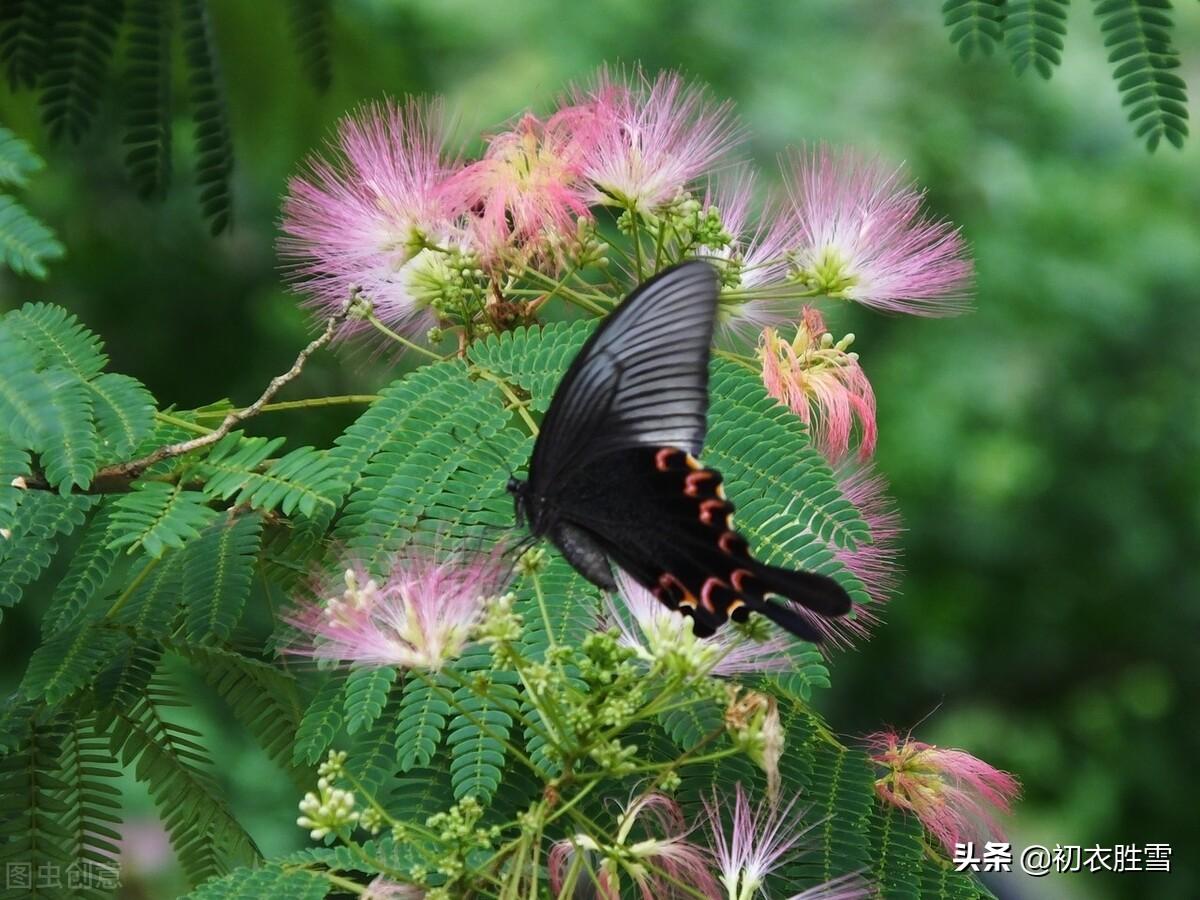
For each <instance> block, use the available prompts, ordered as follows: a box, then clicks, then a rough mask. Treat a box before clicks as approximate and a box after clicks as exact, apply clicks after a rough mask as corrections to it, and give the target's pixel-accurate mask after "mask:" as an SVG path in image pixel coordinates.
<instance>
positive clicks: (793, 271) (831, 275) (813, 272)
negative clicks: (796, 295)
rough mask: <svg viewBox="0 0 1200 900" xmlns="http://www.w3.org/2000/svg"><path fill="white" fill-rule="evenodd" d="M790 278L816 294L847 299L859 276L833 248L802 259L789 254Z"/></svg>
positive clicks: (806, 255) (827, 248)
mask: <svg viewBox="0 0 1200 900" xmlns="http://www.w3.org/2000/svg"><path fill="white" fill-rule="evenodd" d="M788 263H789V273H788V275H789V277H790V278H791V279H792V280H793V281H795V282H796V283H798V284H799V285H801V286H802V287H804V288H805V289H807V290H809V291H812V292H813V293H814V294H824V295H825V296H827V297H845V296H846V292H847V291H848V290H849V289H850V288H852V287H854V285H855V284H857V283H858V276H857V275H855V274H854V272H852V271H850V269H849V267H848V265H847V261H846V260H845V259H844V258H843V257H842V255H841V254H840V253H838V252H837V250H835V249H834V248H832V247H826V248H825V249H824V250H823V251H821V253H820V254H818V255H816V256H815V257H810V256H809V255H808V254H805V256H804V257H803V258H802V257H800V256H797V255H796V254H794V253H793V254H789V257H788Z"/></svg>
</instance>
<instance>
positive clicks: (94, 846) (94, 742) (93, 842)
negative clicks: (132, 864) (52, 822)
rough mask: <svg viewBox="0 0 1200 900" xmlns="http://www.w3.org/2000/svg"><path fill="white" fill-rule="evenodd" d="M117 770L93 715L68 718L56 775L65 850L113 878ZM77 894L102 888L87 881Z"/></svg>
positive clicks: (118, 819)
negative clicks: (67, 837)
mask: <svg viewBox="0 0 1200 900" xmlns="http://www.w3.org/2000/svg"><path fill="white" fill-rule="evenodd" d="M120 775H121V770H120V768H119V767H118V765H117V760H116V759H115V758H114V757H113V755H112V752H111V750H110V748H109V746H108V741H107V739H105V738H104V737H103V736H102V735H101V734H100V733H98V731H97V729H96V725H95V720H94V718H93V717H91V716H88V717H86V718H82V719H76V720H75V721H74V722H72V723H71V725H70V726H69V727H68V729H67V733H66V740H65V741H64V742H63V748H62V751H61V754H60V758H59V778H60V779H61V780H62V782H63V784H64V785H65V787H64V788H63V791H62V793H61V794H60V797H59V801H60V802H61V803H62V805H63V812H62V813H61V815H62V821H63V823H64V824H65V825H66V827H67V830H68V831H69V832H70V833H71V842H70V844H69V845H68V846H69V847H70V854H71V856H72V857H73V859H74V860H75V861H76V863H77V864H79V865H80V866H84V867H94V868H95V869H98V870H100V871H105V872H107V873H109V874H111V875H112V876H114V879H115V876H116V874H117V873H118V871H119V869H120V866H119V863H118V858H119V856H120V850H119V848H118V846H117V842H118V841H120V839H121V835H120V833H119V832H118V831H117V830H116V829H117V828H119V826H120V824H121V816H120V809H121V791H120V789H119V788H117V787H116V786H115V785H114V784H112V783H111V782H112V781H114V780H115V779H117V778H119V777H120ZM97 880H98V879H97ZM76 896H79V897H96V898H100V897H105V896H107V892H105V891H103V890H101V889H100V886H99V885H98V884H88V885H85V886H84V887H83V889H82V890H80V891H79V892H78V893H77V894H76Z"/></svg>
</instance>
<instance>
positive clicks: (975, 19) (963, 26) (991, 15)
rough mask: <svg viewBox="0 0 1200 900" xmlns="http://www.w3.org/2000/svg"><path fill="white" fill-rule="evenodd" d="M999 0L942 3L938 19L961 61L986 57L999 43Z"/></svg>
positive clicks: (1001, 35) (1000, 9) (968, 0)
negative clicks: (947, 33) (941, 21)
mask: <svg viewBox="0 0 1200 900" xmlns="http://www.w3.org/2000/svg"><path fill="white" fill-rule="evenodd" d="M1002 3H1003V0H946V2H945V3H943V4H942V16H943V19H944V21H945V23H946V27H947V28H949V29H950V43H952V44H954V45H955V46H956V47H958V52H959V55H960V56H962V58H963V59H970V58H971V57H972V56H974V55H975V54H976V53H979V54H981V55H983V56H990V55H991V53H992V51H993V50H994V49H995V48H996V45H997V44H999V43H1000V41H1001V40H1002V39H1003V36H1004V33H1003V24H1002V23H1003V21H1004V7H1003V5H1002Z"/></svg>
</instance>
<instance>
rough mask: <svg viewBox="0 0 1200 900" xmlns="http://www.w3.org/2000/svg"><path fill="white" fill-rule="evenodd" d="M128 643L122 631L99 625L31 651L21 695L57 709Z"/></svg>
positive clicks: (60, 636)
mask: <svg viewBox="0 0 1200 900" xmlns="http://www.w3.org/2000/svg"><path fill="white" fill-rule="evenodd" d="M131 643H132V639H131V638H130V637H129V635H128V634H126V633H125V632H124V631H122V630H120V629H118V628H114V627H111V626H109V625H107V624H104V623H100V622H93V623H89V624H87V625H84V626H80V627H77V628H73V629H71V630H70V631H64V632H61V633H59V634H57V635H55V636H54V637H52V638H50V639H49V640H47V641H46V642H45V643H44V644H42V645H41V646H40V647H38V648H37V650H35V651H34V654H33V656H32V657H31V658H30V660H29V667H28V668H27V669H26V670H25V677H24V678H23V679H22V681H21V695H22V696H23V697H25V698H26V699H28V700H36V699H41V700H45V701H46V703H47V704H49V705H50V706H56V705H57V704H59V703H61V702H62V701H63V700H65V699H66V698H68V697H70V696H71V695H72V694H74V693H75V692H76V691H78V690H79V689H80V688H82V687H83V686H84V684H86V683H87V682H88V680H90V679H91V677H92V676H93V675H95V674H96V672H98V671H99V670H100V668H101V666H103V665H104V664H105V663H107V662H109V661H110V660H111V659H113V658H114V657H115V656H117V655H118V654H120V653H122V652H123V651H124V650H125V649H127V648H128V647H129V646H130V644H131Z"/></svg>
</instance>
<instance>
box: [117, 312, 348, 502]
mask: <svg viewBox="0 0 1200 900" xmlns="http://www.w3.org/2000/svg"><path fill="white" fill-rule="evenodd" d="M349 313H350V305H349V304H346V307H345V308H344V309H343V310H342V311H341V312H340V313H338V314H337V315H336V316H331V317H330V319H329V321H328V322H326V323H325V330H324V331H323V332H321V334H320V336H319V337H317V338H316V340H314V341H313V342H312V343H310V344H309V345H308V346H307V347H305V348H304V349H303V350H301V351H300V355H299V356H297V357H296V361H295V362H294V363H292V367H291V368H290V369H288V370H287V371H286V372H284V373H283V374H282V375H276V376H275V377H274V378H272V379H271V383H270V384H268V385H267V389H266V390H265V391H263V392H262V396H260V397H259V398H258V399H257V400H255V401H254V402H253V403H251V404H250V405H249V406H247V407H246V408H245V409H235V410H233V411H232V412H230V413H229V414H228V415H226V416H225V418H224V419H223V420H222V422H221V424H220V425H219V426H217V427H216V428H215V429H214V430H213V431H211V432H209V433H208V434H205V435H202V436H200V437H197V438H192V439H191V440H190V441H181V442H180V443H177V444H167V445H166V446H164V447H159V448H158V449H157V450H155V451H154V452H152V453H149V454H147V455H146V456H143V457H142V458H141V459H133V460H130V461H129V462H123V463H117V464H116V465H112V466H108V467H106V468H103V469H101V470H100V471H99V472H97V473H96V479H95V480H97V481H99V480H101V479H107V478H135V477H137V476H138V475H140V474H141V473H142V472H144V471H146V470H147V469H148V468H150V467H151V466H152V465H154V464H155V463H157V462H162V461H163V460H164V459H171V458H173V457H176V456H183V455H184V454H185V453H191V452H192V451H193V450H199V449H201V448H203V447H208V446H210V445H212V444H215V443H217V441H219V440H221V439H222V438H223V437H225V436H226V435H227V434H229V432H231V431H233V429H234V428H236V427H237V426H238V425H239V424H241V423H242V422H244V421H245V420H246V419H249V418H250V417H251V416H254V415H257V414H258V413H259V412H261V411H262V409H263V407H264V406H266V405H267V404H268V403H270V402H271V398H272V397H274V396H275V395H276V394H277V393H279V390H280V389H281V388H282V387H283V386H284V385H286V384H287V383H288V382H290V381H292V380H294V379H295V378H296V377H297V376H298V375H299V374H300V372H301V371H302V370H303V369H304V364H305V363H306V362H308V358H309V357H310V356H312V355H313V354H314V353H316V352H317V351H318V350H320V349H321V348H322V347H324V346H325V345H326V344H328V343H329V342H330V341H331V340H333V336H334V335H335V334H336V333H337V330H338V327H339V326H341V324H342V322H344V321H345V320H346V316H347V315H349Z"/></svg>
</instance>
